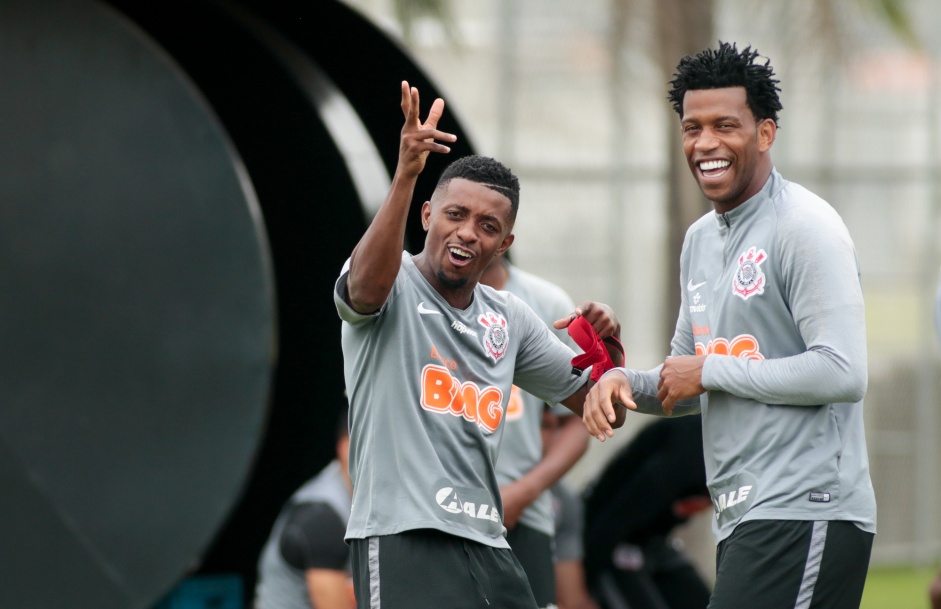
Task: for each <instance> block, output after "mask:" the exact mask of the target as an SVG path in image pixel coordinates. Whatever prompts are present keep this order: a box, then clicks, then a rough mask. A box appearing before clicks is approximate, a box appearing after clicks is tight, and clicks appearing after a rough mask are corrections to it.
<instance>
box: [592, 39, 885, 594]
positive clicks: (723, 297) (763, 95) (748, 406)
mask: <svg viewBox="0 0 941 609" xmlns="http://www.w3.org/2000/svg"><path fill="white" fill-rule="evenodd" d="M773 76H774V73H773V71H772V68H771V67H770V65H769V62H768V61H762V60H758V55H757V52H754V51H752V50H751V48H746V49H745V50H743V51H741V52H739V51H738V49H737V48H736V47H735V45H730V44H727V43H720V46H719V48H718V49H717V50H711V49H710V50H706V51H703V52H701V53H699V54H697V55H695V56H687V57H684V58H683V59H682V60H681V61H680V63H679V65H678V66H677V73H676V75H675V77H674V79H673V81H672V82H671V85H672V89H671V91H670V95H669V97H670V100H671V101H672V102H673V107H674V109H675V110H676V112H677V114H678V115H679V117H680V125H681V129H682V137H683V147H684V151H685V154H686V158H687V161H688V163H689V167H690V171H691V172H692V173H693V176H694V177H695V179H696V180H697V182H698V183H699V186H700V188H701V189H702V191H703V193H704V194H705V195H706V197H707V198H708V199H709V200H710V201H711V202H712V204H713V207H714V209H715V211H714V213H713V212H710V213H709V214H707V215H705V216H704V217H702V218H700V219H699V220H698V221H697V222H695V223H694V224H693V225H692V226H691V227H690V229H689V230H688V232H687V234H686V238H685V241H684V244H683V250H682V254H681V259H680V282H681V284H682V286H683V298H682V305H681V308H680V312H679V318H678V320H677V324H676V332H675V334H674V337H673V341H672V345H671V355H670V357H668V358H667V359H666V361H665V362H664V363H663V364H662V365H661V366H659V367H658V368H656V369H654V370H650V371H646V372H644V371H639V370H612V371H610V372H608V373H607V374H606V375H605V376H604V377H603V378H602V379H601V380H600V381H599V383H598V384H597V385H596V386H595V387H594V388H593V390H592V395H591V396H589V400H588V401H587V402H586V404H585V408H586V414H585V421H586V425H587V427H588V428H589V430H590V431H592V432H593V433H595V434H596V435H597V434H601V437H604V435H605V434H606V433H607V432H608V431H609V429H608V425H607V416H608V415H610V414H613V413H611V412H610V408H611V405H612V401H617V402H621V403H623V404H626V405H627V406H628V407H629V408H632V409H638V410H641V411H643V412H648V413H654V414H664V413H666V414H670V413H671V412H673V411H674V410H675V411H676V412H677V413H678V414H684V413H687V412H696V411H700V410H701V411H702V417H703V446H704V458H705V464H706V474H707V480H708V485H709V489H710V494H711V496H712V500H713V504H714V506H715V511H716V520H715V531H716V534H717V538H718V540H719V547H718V552H717V578H716V583H715V588H714V590H713V594H712V597H711V600H710V605H709V607H710V608H711V609H727V608H729V607H742V608H744V607H762V608H764V609H774V608H776V607H788V608H794V607H798V608H818V607H819V608H822V607H827V608H849V607H854V608H855V607H858V605H859V602H860V598H861V596H862V591H863V585H864V583H865V578H866V572H867V568H868V563H869V556H870V552H871V548H872V538H873V535H874V533H875V530H876V504H875V497H874V494H873V490H872V484H871V482H870V478H869V463H868V457H867V453H866V438H865V433H864V429H863V404H862V399H863V396H864V394H865V392H866V384H867V367H866V331H865V327H866V326H865V316H864V308H863V297H862V289H861V286H860V277H859V268H858V264H857V258H856V254H855V249H854V246H853V242H852V240H851V238H850V236H849V233H848V231H847V230H846V227H845V226H844V224H843V222H842V220H841V219H840V217H839V215H838V214H837V213H836V212H835V211H834V210H833V208H832V207H830V205H828V204H827V203H826V202H825V201H823V200H822V199H820V198H819V197H818V196H816V195H814V194H813V193H811V192H809V191H808V190H806V189H805V188H803V187H801V186H799V185H797V184H794V183H793V182H789V181H787V180H785V179H784V178H783V177H781V175H780V174H778V173H777V171H775V169H774V167H773V164H772V162H771V147H772V144H773V143H774V139H775V135H776V132H777V113H778V111H779V110H780V109H781V103H780V101H779V99H778V91H779V89H778V87H777V84H778V81H777V80H775V79H774V78H773Z"/></svg>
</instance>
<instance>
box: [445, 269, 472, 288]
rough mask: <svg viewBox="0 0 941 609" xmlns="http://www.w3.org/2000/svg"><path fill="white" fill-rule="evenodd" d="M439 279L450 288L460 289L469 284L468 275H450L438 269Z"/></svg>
mask: <svg viewBox="0 0 941 609" xmlns="http://www.w3.org/2000/svg"><path fill="white" fill-rule="evenodd" d="M438 281H439V282H440V283H441V285H443V286H444V287H446V288H448V289H449V290H459V289H461V288H463V287H464V286H466V285H467V281H468V279H467V277H448V275H447V274H446V273H445V272H444V271H442V270H439V271H438Z"/></svg>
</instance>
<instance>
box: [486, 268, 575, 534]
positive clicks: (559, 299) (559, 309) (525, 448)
mask: <svg viewBox="0 0 941 609" xmlns="http://www.w3.org/2000/svg"><path fill="white" fill-rule="evenodd" d="M507 270H509V273H510V276H509V279H507V282H506V285H505V286H503V289H504V290H505V291H507V292H510V293H511V294H513V295H515V296H517V297H519V299H520V300H522V301H523V302H525V303H526V304H528V305H529V306H530V308H532V310H533V311H534V312H535V313H536V315H538V316H539V318H540V319H541V320H542V321H543V322H544V323H545V324H546V326H548V327H549V329H550V330H552V332H554V333H555V335H556V336H558V337H559V338H560V339H561V340H562V342H564V343H565V344H567V345H568V346H569V347H571V348H572V349H573V350H574V351H575V352H578V353H580V352H581V349H579V348H578V346H577V345H575V341H573V340H572V337H570V336H569V334H568V331H566V330H556V329H555V328H553V327H552V322H554V321H555V320H557V319H562V318H563V317H565V316H566V315H569V314H570V313H571V312H572V311H574V310H575V304H574V303H573V302H572V299H571V298H569V296H568V294H566V293H565V291H564V290H563V289H562V288H560V287H559V286H557V285H555V284H554V283H550V282H549V281H546V280H545V279H542V278H541V277H537V276H536V275H533V274H532V273H527V272H525V271H521V270H520V269H518V268H516V267H515V266H513V265H511V264H509V263H507ZM544 404H545V402H543V401H542V400H540V399H539V398H537V397H536V396H534V395H532V394H530V393H527V392H525V391H522V390H520V389H519V388H517V387H515V386H514V388H513V395H512V396H511V398H510V404H509V407H508V408H507V413H506V429H504V431H503V443H502V444H501V446H500V454H499V456H497V464H496V468H497V481H498V482H499V483H500V484H501V485H503V484H507V483H508V482H512V481H513V480H518V479H519V478H521V477H522V476H523V474H525V473H526V472H528V471H529V470H531V469H532V468H533V467H535V465H536V464H537V463H539V461H541V460H542V433H541V429H542V410H543V408H544ZM553 411H554V412H555V413H556V414H557V415H559V416H568V415H571V414H572V411H571V410H569V409H568V408H566V407H565V406H556V407H555V408H554V409H553ZM586 433H587V432H586ZM549 495H550V493H549V490H548V489H547V490H545V491H544V492H543V493H542V494H541V495H540V496H539V498H538V499H537V500H536V501H534V502H532V503H531V504H529V505H528V506H526V509H525V510H523V513H522V515H521V516H520V523H522V524H525V525H526V526H529V527H531V528H533V529H535V530H537V531H540V532H542V533H545V534H546V535H552V534H553V530H554V526H553V519H552V510H551V508H552V501H551V498H550V496H549Z"/></svg>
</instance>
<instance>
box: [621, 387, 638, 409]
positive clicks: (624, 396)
mask: <svg viewBox="0 0 941 609" xmlns="http://www.w3.org/2000/svg"><path fill="white" fill-rule="evenodd" d="M618 402H620V403H621V404H623V405H624V406H625V407H627V409H628V410H637V403H636V402H634V396H633V395H632V394H631V392H630V391H628V390H627V388H626V387H620V388H618Z"/></svg>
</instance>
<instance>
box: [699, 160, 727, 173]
mask: <svg viewBox="0 0 941 609" xmlns="http://www.w3.org/2000/svg"><path fill="white" fill-rule="evenodd" d="M731 164H732V163H730V162H729V161H703V162H702V163H700V164H699V169H700V170H701V171H712V170H713V169H722V168H724V167H728V166H729V165H731Z"/></svg>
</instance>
